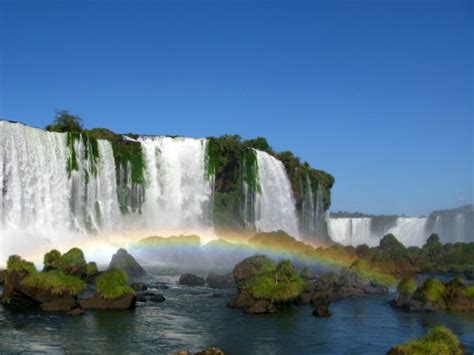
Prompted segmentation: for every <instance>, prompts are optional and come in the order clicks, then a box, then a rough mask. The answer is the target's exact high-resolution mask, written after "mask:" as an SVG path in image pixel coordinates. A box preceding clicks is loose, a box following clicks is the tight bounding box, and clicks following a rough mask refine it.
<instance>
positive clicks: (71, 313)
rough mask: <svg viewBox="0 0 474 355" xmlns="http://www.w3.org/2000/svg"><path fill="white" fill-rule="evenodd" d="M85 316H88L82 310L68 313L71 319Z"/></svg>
mask: <svg viewBox="0 0 474 355" xmlns="http://www.w3.org/2000/svg"><path fill="white" fill-rule="evenodd" d="M84 314H86V312H84V311H83V310H82V309H80V308H74V309H73V310H72V311H69V312H67V315H68V316H71V317H77V316H83V315H84Z"/></svg>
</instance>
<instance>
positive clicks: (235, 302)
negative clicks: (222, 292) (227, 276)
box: [227, 291, 256, 309]
mask: <svg viewBox="0 0 474 355" xmlns="http://www.w3.org/2000/svg"><path fill="white" fill-rule="evenodd" d="M255 301H256V300H255V298H253V296H252V295H251V294H250V293H248V292H245V291H241V292H239V293H238V294H237V295H236V296H234V297H232V298H231V299H230V301H229V303H227V307H230V308H244V309H245V308H248V307H251V306H252V305H253V304H254V303H255Z"/></svg>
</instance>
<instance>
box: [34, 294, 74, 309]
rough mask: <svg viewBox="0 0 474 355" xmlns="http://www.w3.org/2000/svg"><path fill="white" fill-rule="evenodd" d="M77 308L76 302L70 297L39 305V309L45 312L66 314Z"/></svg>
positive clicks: (64, 296) (59, 297) (66, 296)
mask: <svg viewBox="0 0 474 355" xmlns="http://www.w3.org/2000/svg"><path fill="white" fill-rule="evenodd" d="M76 306H77V300H76V298H75V297H73V296H70V295H63V296H58V297H56V298H54V299H53V300H51V301H49V302H45V303H42V304H41V309H42V310H43V311H47V312H68V311H70V310H72V309H73V308H75V307H76Z"/></svg>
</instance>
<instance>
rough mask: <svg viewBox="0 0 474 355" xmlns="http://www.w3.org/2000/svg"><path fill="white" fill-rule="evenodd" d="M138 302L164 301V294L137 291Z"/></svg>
mask: <svg viewBox="0 0 474 355" xmlns="http://www.w3.org/2000/svg"><path fill="white" fill-rule="evenodd" d="M136 297H137V301H138V302H164V301H166V298H165V296H163V295H162V294H160V293H154V292H146V291H145V292H139V293H137V296H136Z"/></svg>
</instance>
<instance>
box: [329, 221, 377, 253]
mask: <svg viewBox="0 0 474 355" xmlns="http://www.w3.org/2000/svg"><path fill="white" fill-rule="evenodd" d="M371 227H372V219H371V218H330V219H329V226H328V228H329V236H330V237H331V239H332V240H333V241H335V242H336V243H340V244H343V245H353V246H357V245H360V244H367V245H369V246H374V245H377V244H378V241H379V238H377V237H374V236H373V235H372V231H371V229H372V228H371Z"/></svg>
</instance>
